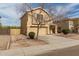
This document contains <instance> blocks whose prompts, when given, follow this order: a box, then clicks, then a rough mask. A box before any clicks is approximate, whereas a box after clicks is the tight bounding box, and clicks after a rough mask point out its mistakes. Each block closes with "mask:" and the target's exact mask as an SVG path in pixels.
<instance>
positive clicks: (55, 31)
mask: <svg viewBox="0 0 79 59" xmlns="http://www.w3.org/2000/svg"><path fill="white" fill-rule="evenodd" d="M57 33H58V32H57V25H55V34H57Z"/></svg>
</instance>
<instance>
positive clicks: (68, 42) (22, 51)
mask: <svg viewBox="0 0 79 59" xmlns="http://www.w3.org/2000/svg"><path fill="white" fill-rule="evenodd" d="M39 38H40V39H42V40H45V41H47V42H48V43H49V44H47V45H40V46H31V47H24V48H16V49H9V50H3V51H0V55H2V56H24V55H25V56H32V55H33V56H34V55H42V54H45V53H48V52H50V51H54V50H59V49H64V48H69V47H72V46H77V45H79V40H73V39H68V38H64V37H58V36H55V35H47V36H40V37H39Z"/></svg>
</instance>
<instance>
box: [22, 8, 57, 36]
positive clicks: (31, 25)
mask: <svg viewBox="0 0 79 59" xmlns="http://www.w3.org/2000/svg"><path fill="white" fill-rule="evenodd" d="M40 11H41V13H40ZM31 12H32V13H31ZM32 16H34V17H36V18H39V19H41V20H44V21H42V25H41V26H40V30H39V35H47V34H51V31H52V32H53V33H57V29H56V28H57V27H56V25H55V24H53V23H52V24H50V23H51V22H52V21H50V22H45V21H49V19H50V17H49V14H48V13H47V12H46V11H45V10H43V9H41V8H36V9H33V10H31V11H28V12H26V13H25V14H24V15H23V16H22V17H21V34H26V35H28V33H29V32H31V31H32V32H35V33H37V22H36V20H35V18H33V17H32ZM50 27H51V28H50ZM51 29H52V30H51Z"/></svg>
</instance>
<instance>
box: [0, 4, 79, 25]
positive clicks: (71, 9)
mask: <svg viewBox="0 0 79 59" xmlns="http://www.w3.org/2000/svg"><path fill="white" fill-rule="evenodd" d="M21 5H22V4H17V3H0V17H1V18H0V22H1V23H2V25H3V26H20V25H21V22H20V17H21V16H22V15H21V14H22V12H19V8H17V6H18V7H22V6H21ZM45 5H46V6H45V9H46V10H47V11H48V9H49V7H52V8H53V11H52V13H53V14H55V15H60V14H61V15H63V14H65V13H67V14H66V15H65V17H67V18H79V4H77V3H46V4H45ZM36 7H39V3H32V8H36Z"/></svg>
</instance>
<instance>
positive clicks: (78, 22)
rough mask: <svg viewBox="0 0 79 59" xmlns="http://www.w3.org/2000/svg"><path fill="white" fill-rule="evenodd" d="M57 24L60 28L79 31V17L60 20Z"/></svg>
mask: <svg viewBox="0 0 79 59" xmlns="http://www.w3.org/2000/svg"><path fill="white" fill-rule="evenodd" d="M56 24H57V26H58V30H62V29H69V30H71V31H74V32H77V33H79V18H73V19H64V20H61V21H58V22H57V23H56Z"/></svg>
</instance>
